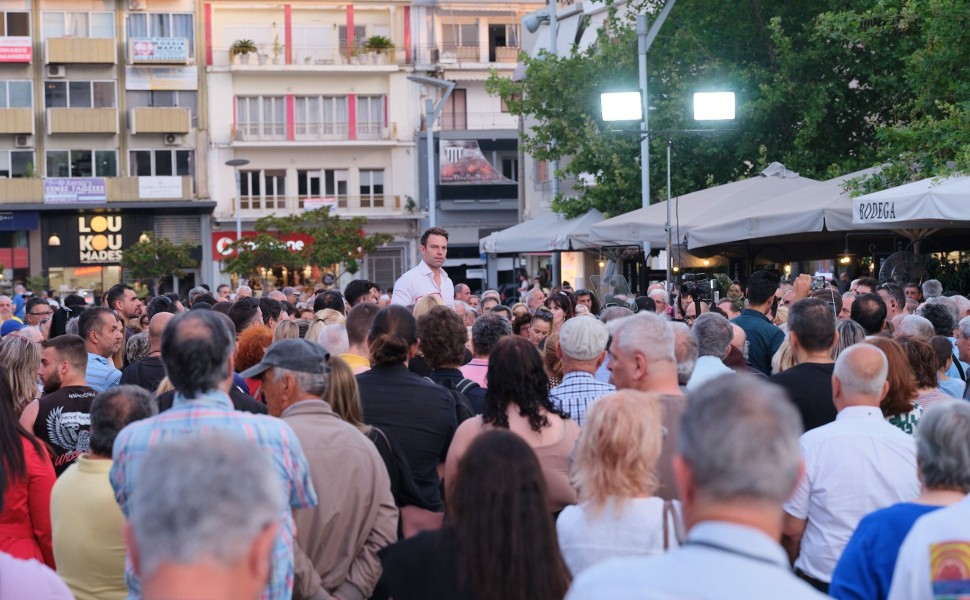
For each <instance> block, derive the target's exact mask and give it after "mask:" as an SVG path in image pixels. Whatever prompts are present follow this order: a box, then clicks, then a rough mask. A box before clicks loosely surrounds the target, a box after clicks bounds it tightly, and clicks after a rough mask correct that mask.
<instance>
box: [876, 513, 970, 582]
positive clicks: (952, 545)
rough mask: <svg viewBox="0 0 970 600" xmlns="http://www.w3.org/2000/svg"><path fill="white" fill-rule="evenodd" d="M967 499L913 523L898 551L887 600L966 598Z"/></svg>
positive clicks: (969, 519) (969, 543)
mask: <svg viewBox="0 0 970 600" xmlns="http://www.w3.org/2000/svg"><path fill="white" fill-rule="evenodd" d="M968 556H970V497H968V498H964V499H963V500H961V501H960V502H957V503H956V504H953V505H951V506H947V507H944V508H941V509H940V510H935V511H933V512H931V513H929V514H926V515H923V516H922V517H920V518H919V519H917V520H916V524H915V525H913V528H912V529H910V530H909V534H908V535H907V536H906V540H905V541H904V542H903V545H902V546H901V547H900V549H899V557H898V558H897V559H896V570H895V571H894V572H893V583H892V587H890V588H889V600H923V599H925V600H931V599H933V598H967V597H970V578H968V577H967V575H966V573H967V565H968V562H970V561H968V559H967V557H968Z"/></svg>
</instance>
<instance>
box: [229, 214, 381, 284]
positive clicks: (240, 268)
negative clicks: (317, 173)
mask: <svg viewBox="0 0 970 600" xmlns="http://www.w3.org/2000/svg"><path fill="white" fill-rule="evenodd" d="M366 223H367V219H365V218H364V217H354V218H352V219H341V218H340V217H339V216H336V215H331V214H330V210H329V208H326V207H324V208H320V209H316V210H309V211H305V212H303V213H300V214H294V215H287V216H285V217H277V216H269V217H263V218H261V219H259V220H258V221H256V225H255V227H254V229H255V230H256V235H254V236H243V238H242V239H239V240H236V241H235V242H233V243H232V244H230V245H229V246H228V249H230V250H232V251H235V255H234V256H230V257H229V258H227V259H225V260H224V261H223V269H224V270H225V271H227V272H230V273H236V274H238V275H242V276H251V275H261V272H262V269H274V268H279V267H286V268H287V269H288V270H289V271H291V272H292V271H299V270H302V269H303V268H304V266H305V265H312V266H319V267H324V268H335V267H343V268H344V269H345V270H347V271H349V272H351V273H355V272H357V269H358V268H359V265H358V261H360V260H361V259H363V257H364V256H365V255H366V254H367V253H368V252H373V251H374V250H376V249H377V248H379V247H380V246H382V245H384V244H386V243H387V242H389V241H391V240H392V239H393V237H392V236H390V235H388V234H384V233H376V234H371V235H365V234H364V233H363V227H364V225H365V224H366ZM293 234H302V235H305V236H307V237H309V238H311V239H312V241H308V242H306V243H304V244H303V247H302V248H301V249H298V250H291V249H290V248H288V247H287V245H286V242H285V241H283V240H282V239H281V238H283V237H285V236H287V235H293Z"/></svg>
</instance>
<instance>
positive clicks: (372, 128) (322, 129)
mask: <svg viewBox="0 0 970 600" xmlns="http://www.w3.org/2000/svg"><path fill="white" fill-rule="evenodd" d="M282 127H283V126H282V125H279V124H275V125H274V124H263V125H260V124H251V125H237V126H236V127H235V128H234V129H233V131H232V140H233V142H239V143H242V144H246V143H249V142H259V143H261V145H266V144H267V143H269V144H270V145H279V146H286V145H290V146H292V145H311V146H315V145H333V144H338V143H340V144H343V143H350V144H356V145H366V144H367V143H371V142H376V143H381V145H384V143H386V142H397V141H399V140H398V127H397V123H396V122H394V123H390V124H389V126H387V127H385V126H384V124H383V123H367V122H359V123H357V137H356V138H354V139H351V138H350V131H349V127H348V124H347V123H301V122H297V123H295V124H294V137H293V139H292V140H290V139H287V137H286V133H285V131H284V130H283V129H282ZM513 127H514V126H513Z"/></svg>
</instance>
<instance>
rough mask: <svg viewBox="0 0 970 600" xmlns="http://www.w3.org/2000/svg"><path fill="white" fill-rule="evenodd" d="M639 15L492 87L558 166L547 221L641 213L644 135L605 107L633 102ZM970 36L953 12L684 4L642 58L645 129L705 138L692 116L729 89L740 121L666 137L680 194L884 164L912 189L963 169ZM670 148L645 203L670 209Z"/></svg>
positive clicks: (918, 6) (886, 4)
mask: <svg viewBox="0 0 970 600" xmlns="http://www.w3.org/2000/svg"><path fill="white" fill-rule="evenodd" d="M662 4H663V2H661V1H659V0H658V1H654V2H647V3H646V5H644V9H645V10H646V11H647V12H648V14H656V13H657V12H658V10H659V6H661V5H662ZM636 12H637V9H634V10H632V11H630V12H629V13H628V16H627V17H625V18H624V17H617V18H615V19H610V20H609V21H608V25H607V26H606V27H605V28H604V29H603V30H602V31H600V32H599V35H598V38H597V42H596V44H595V45H593V46H592V47H590V48H588V49H586V50H577V49H575V48H574V49H573V51H572V52H571V53H570V54H569V55H568V56H560V57H553V56H550V55H549V54H548V53H540V54H539V56H538V57H537V58H529V57H526V58H525V59H524V64H525V68H526V77H525V79H524V80H522V81H516V82H513V81H510V80H508V79H504V78H502V77H500V76H499V75H498V74H497V73H493V75H492V76H491V77H490V79H489V80H488V82H487V84H486V86H487V89H488V90H489V92H491V93H493V94H497V95H499V96H500V97H502V99H503V100H504V101H505V102H506V104H507V105H508V107H509V110H510V112H512V113H513V114H516V115H522V116H524V117H526V119H527V121H526V122H527V124H529V125H530V126H531V129H529V130H528V131H527V132H526V134H525V135H524V137H523V140H522V145H523V148H524V149H525V151H526V152H528V153H530V154H532V155H533V156H534V157H536V158H537V159H539V160H553V159H558V160H561V161H562V162H561V163H560V172H559V175H560V176H561V177H562V179H563V181H564V185H563V190H564V192H563V193H562V194H560V197H559V198H557V199H555V200H554V208H555V209H556V210H557V211H559V212H562V213H565V214H566V215H568V216H575V215H577V214H581V213H584V212H586V211H587V210H588V209H590V208H593V207H595V208H598V209H600V210H601V211H603V212H605V213H607V214H612V215H615V214H619V213H621V212H625V211H628V210H632V209H634V208H637V207H639V206H640V165H639V154H640V151H639V137H638V132H637V131H636V130H629V131H615V130H611V126H610V125H609V124H606V123H604V122H602V121H601V120H600V117H599V94H600V93H601V92H603V91H610V90H617V89H627V90H632V89H637V88H638V78H637V46H636V34H635V32H634V26H633V14H635V13H636ZM968 21H970V19H968V8H967V3H966V2H965V1H960V0H882V1H879V2H877V1H875V0H849V1H845V0H843V1H836V0H802V1H800V2H780V1H768V0H739V1H738V2H732V3H729V4H727V5H725V4H724V3H723V2H716V1H715V0H691V1H690V2H687V1H682V2H679V3H678V4H677V5H676V6H675V7H674V8H673V10H672V11H671V13H670V16H669V18H668V19H667V21H666V23H665V24H664V26H663V28H662V29H661V30H660V33H659V35H658V36H657V38H656V39H655V40H654V42H653V46H652V47H651V49H650V53H649V57H648V65H649V80H648V89H649V124H650V129H651V130H652V131H656V130H689V129H697V128H699V127H706V125H704V124H701V123H697V122H693V121H692V118H691V110H690V107H689V102H690V99H691V96H692V92H694V91H700V90H711V89H722V90H724V89H727V90H733V91H734V92H735V94H736V97H737V98H738V117H737V119H736V121H735V122H734V123H733V124H732V125H731V126H730V129H728V130H721V131H718V132H717V133H714V134H712V135H703V136H701V135H693V134H677V133H674V134H670V135H669V139H670V142H671V144H672V145H671V151H672V173H671V188H672V190H671V191H672V192H673V194H675V195H676V194H682V193H688V192H691V191H694V190H697V189H701V188H704V187H707V186H709V185H714V184H720V183H726V182H729V181H733V180H736V179H739V178H742V177H749V176H752V175H754V174H755V173H757V172H758V171H760V170H761V169H762V168H763V167H764V166H766V165H767V163H768V162H771V161H780V162H783V163H784V164H785V165H786V166H787V167H789V168H791V169H793V170H796V171H799V172H801V173H802V174H803V175H806V176H809V177H814V178H829V177H832V176H835V175H840V174H844V173H847V172H851V171H855V170H859V169H862V168H865V167H869V166H872V165H874V164H877V163H885V162H887V161H891V162H894V163H900V164H902V165H905V168H902V169H897V170H898V171H900V172H907V171H908V172H909V176H910V177H911V178H913V177H914V173H919V174H920V175H915V178H919V177H921V176H925V174H926V173H927V172H932V173H938V172H940V170H941V169H945V168H954V167H955V168H959V167H960V166H962V165H965V164H967V163H968V162H970V160H968V159H970V144H968V136H970V127H968V124H970V116H968V107H970V103H968V100H967V99H968V98H970V94H968V92H970V89H968V88H970V72H968V71H970V44H968V43H967V34H966V33H965V29H966V23H967V22H968ZM667 143H668V136H665V135H652V136H651V144H650V171H651V173H650V175H651V200H652V201H656V200H659V199H662V198H665V197H666V195H667V191H666V185H665V182H666V179H667V174H666V164H665V161H664V160H663V156H664V153H665V145H666V144H667ZM587 181H591V182H593V185H588V184H587V183H586V182H587Z"/></svg>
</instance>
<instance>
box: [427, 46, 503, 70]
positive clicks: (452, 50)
mask: <svg viewBox="0 0 970 600" xmlns="http://www.w3.org/2000/svg"><path fill="white" fill-rule="evenodd" d="M519 51H520V48H519V47H518V46H489V45H488V44H487V43H481V44H467V45H462V46H457V45H453V44H436V45H430V46H429V45H416V46H414V48H413V49H412V53H413V59H412V60H413V61H414V63H415V64H441V65H449V64H461V63H475V64H481V63H517V62H518V60H519Z"/></svg>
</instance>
